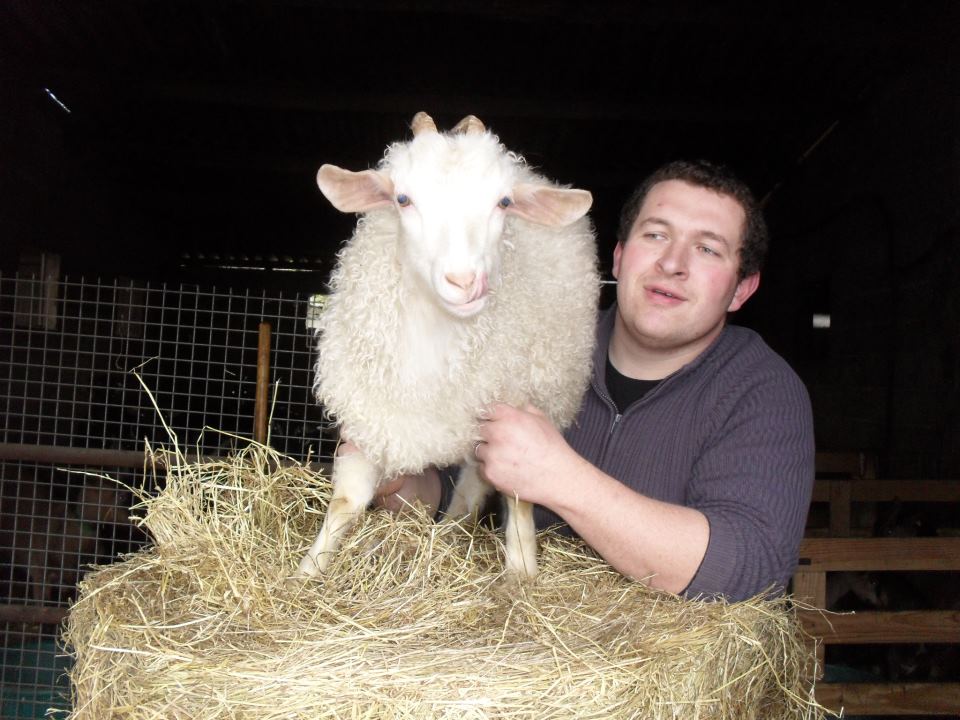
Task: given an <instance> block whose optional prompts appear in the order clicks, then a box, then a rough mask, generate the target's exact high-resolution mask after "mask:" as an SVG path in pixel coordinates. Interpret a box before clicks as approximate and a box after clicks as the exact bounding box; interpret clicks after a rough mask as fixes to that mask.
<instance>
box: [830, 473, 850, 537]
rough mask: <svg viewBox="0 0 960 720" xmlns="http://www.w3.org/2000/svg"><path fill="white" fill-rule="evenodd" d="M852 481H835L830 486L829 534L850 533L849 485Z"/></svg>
mask: <svg viewBox="0 0 960 720" xmlns="http://www.w3.org/2000/svg"><path fill="white" fill-rule="evenodd" d="M852 484H853V483H852V482H850V481H847V482H842V481H841V482H835V483H833V485H832V486H831V488H830V535H832V536H833V537H848V536H849V535H850V486H851V485H852Z"/></svg>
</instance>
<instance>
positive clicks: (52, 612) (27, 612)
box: [0, 605, 68, 625]
mask: <svg viewBox="0 0 960 720" xmlns="http://www.w3.org/2000/svg"><path fill="white" fill-rule="evenodd" d="M67 612H68V610H67V608H65V607H52V606H49V605H0V622H14V623H27V624H28V625H33V624H44V625H46V624H49V625H58V624H60V623H61V622H63V619H64V618H65V617H67Z"/></svg>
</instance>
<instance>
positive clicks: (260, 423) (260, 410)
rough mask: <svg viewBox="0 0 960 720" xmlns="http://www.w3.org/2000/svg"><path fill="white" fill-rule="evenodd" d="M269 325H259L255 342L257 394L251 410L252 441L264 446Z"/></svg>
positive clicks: (266, 411)
mask: <svg viewBox="0 0 960 720" xmlns="http://www.w3.org/2000/svg"><path fill="white" fill-rule="evenodd" d="M269 389H270V323H268V322H262V323H260V335H259V339H258V341H257V392H256V399H255V402H254V409H253V439H254V441H255V442H258V443H260V444H261V445H266V444H267V440H268V439H269V438H268V437H267V419H268V415H269V408H268V407H267V403H268V401H269V398H270V393H269Z"/></svg>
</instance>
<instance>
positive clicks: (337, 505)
mask: <svg viewBox="0 0 960 720" xmlns="http://www.w3.org/2000/svg"><path fill="white" fill-rule="evenodd" d="M379 478H380V473H379V471H378V470H377V467H376V466H375V465H374V464H373V463H371V462H370V461H369V460H367V458H366V457H364V455H363V453H361V452H355V453H350V454H349V455H337V456H336V457H335V458H334V460H333V497H331V498H330V504H329V506H328V507H327V516H326V517H325V518H324V520H323V527H321V528H320V534H319V535H317V539H316V540H314V541H313V545H312V546H311V547H310V549H309V550H308V551H307V554H306V555H304V556H303V560H301V561H300V567H299V573H300V575H303V576H306V577H314V576H316V575H318V574H320V573H322V572H324V571H325V570H326V569H327V566H328V565H329V564H330V560H331V559H332V558H333V554H334V553H335V552H336V551H337V548H339V547H340V541H341V540H342V539H343V536H344V534H345V533H346V532H347V530H349V529H350V528H351V527H352V526H353V524H354V523H355V522H356V521H357V518H358V517H359V515H360V513H362V512H363V511H364V509H365V508H366V507H367V505H368V504H369V503H370V501H371V500H372V499H373V493H374V490H376V487H377V481H378V480H379Z"/></svg>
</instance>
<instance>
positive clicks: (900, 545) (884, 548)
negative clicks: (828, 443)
mask: <svg viewBox="0 0 960 720" xmlns="http://www.w3.org/2000/svg"><path fill="white" fill-rule="evenodd" d="M834 455H835V457H831V458H823V457H821V455H819V454H818V463H817V467H818V472H822V471H823V472H824V474H830V475H840V476H841V477H839V478H835V479H818V480H817V481H816V486H815V490H814V496H813V501H814V502H826V503H829V504H830V508H829V509H830V512H829V518H830V526H829V535H830V537H807V538H806V539H804V541H803V543H802V545H801V549H800V560H799V564H798V566H797V571H796V573H795V575H794V577H793V594H794V597H795V598H797V600H798V601H800V602H801V603H803V604H804V605H806V606H808V607H809V608H812V609H804V610H801V611H800V616H801V620H802V622H803V625H804V629H805V630H806V631H807V632H808V633H809V634H810V635H811V636H812V637H813V638H814V639H815V641H816V643H817V650H816V652H817V657H818V661H819V662H818V666H819V667H820V670H821V673H822V669H823V667H824V662H823V660H824V648H825V646H826V645H858V644H871V645H892V644H897V643H906V644H914V643H930V644H941V643H960V610H956V609H954V610H942V609H940V610H937V609H930V610H915V609H910V610H907V609H903V610H897V609H896V608H891V609H889V610H877V611H863V612H857V613H844V614H838V613H831V612H825V611H824V608H825V606H826V602H827V577H828V575H829V574H830V573H833V572H890V571H904V572H928V571H947V572H951V571H952V572H960V537H955V536H954V537H876V538H875V537H849V535H850V534H851V530H852V528H851V526H850V517H851V512H850V511H851V504H852V503H856V502H892V501H896V500H899V501H902V502H948V503H960V481H956V480H877V479H875V478H874V477H873V472H872V470H871V469H870V468H871V466H870V465H869V463H865V462H864V460H863V458H864V457H865V456H864V455H863V454H859V453H848V454H834ZM841 455H845V457H842V456H841ZM827 460H829V462H828V461H827ZM865 470H866V471H865ZM844 476H845V477H844ZM821 534H822V533H821ZM953 592H956V589H954V590H953ZM954 607H960V605H954ZM816 697H817V700H818V702H820V703H821V704H822V705H824V706H825V707H827V708H829V709H830V710H831V711H834V712H836V713H838V714H839V712H840V709H841V708H843V712H844V715H845V716H848V715H858V714H869V715H899V714H910V715H941V716H942V715H960V682H925V683H902V682H885V683H880V682H869V683H849V682H826V681H824V680H823V679H820V680H818V682H817V685H816Z"/></svg>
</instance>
